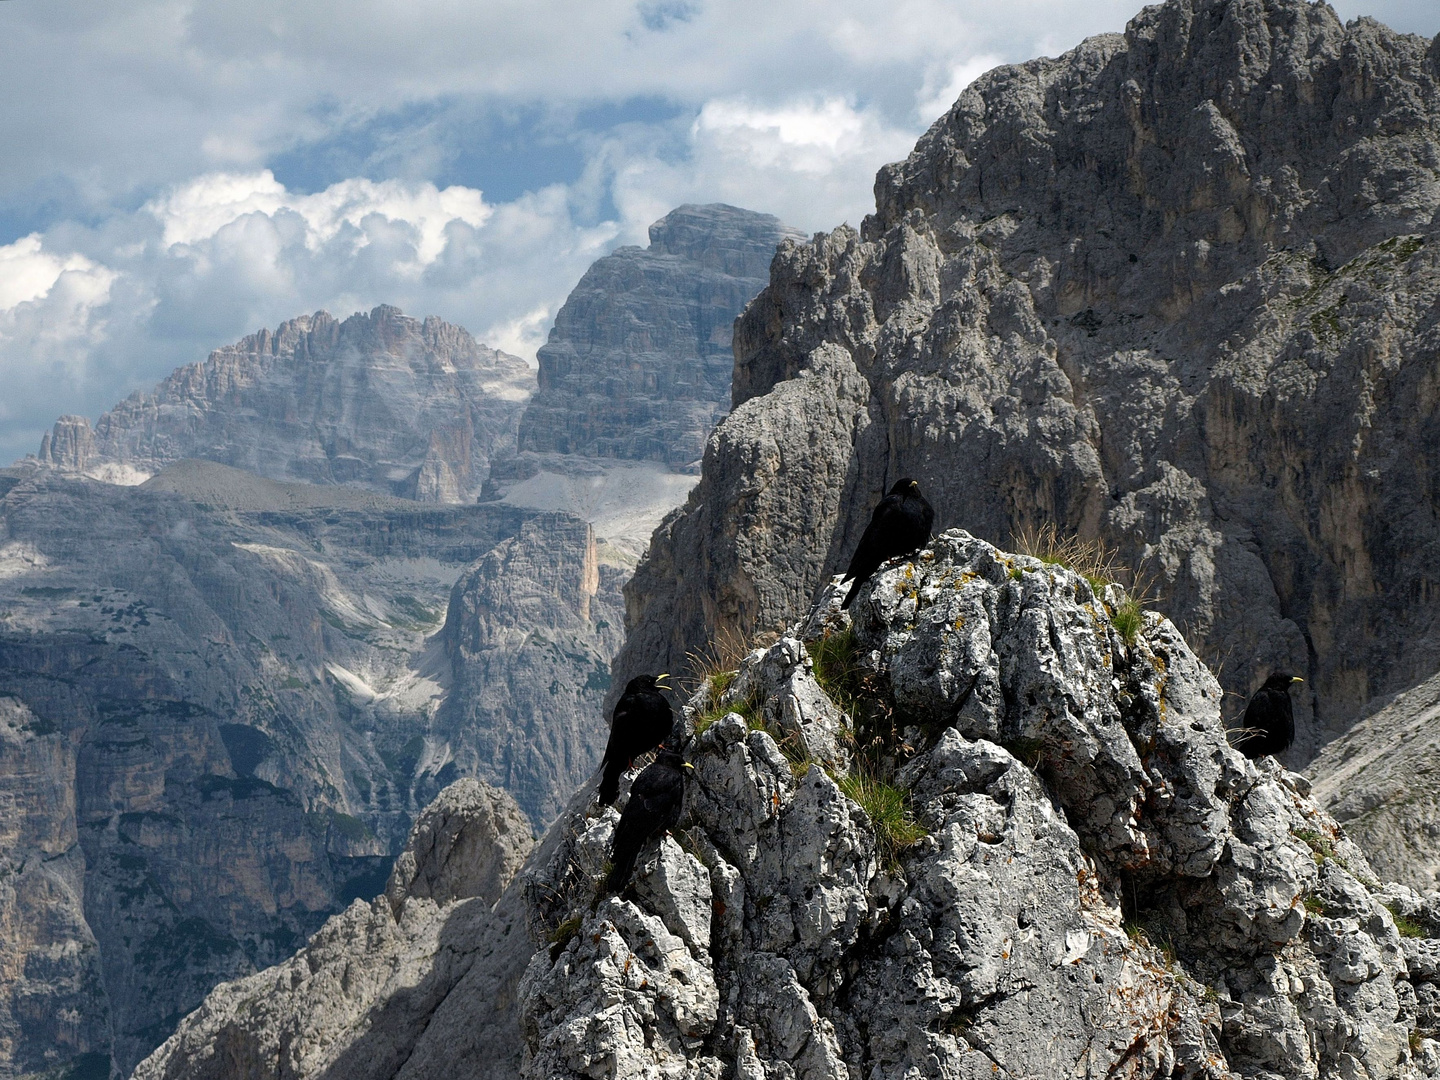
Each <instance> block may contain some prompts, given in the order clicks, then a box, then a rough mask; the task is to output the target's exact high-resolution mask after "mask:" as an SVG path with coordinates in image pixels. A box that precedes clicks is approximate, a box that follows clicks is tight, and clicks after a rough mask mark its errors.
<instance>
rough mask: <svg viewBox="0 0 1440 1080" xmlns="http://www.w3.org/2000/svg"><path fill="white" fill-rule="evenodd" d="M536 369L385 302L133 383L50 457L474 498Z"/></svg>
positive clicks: (97, 468) (44, 455) (51, 439)
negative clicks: (140, 388) (145, 389)
mask: <svg viewBox="0 0 1440 1080" xmlns="http://www.w3.org/2000/svg"><path fill="white" fill-rule="evenodd" d="M534 387H535V376H534V373H533V372H532V371H531V370H530V368H529V366H528V365H527V364H526V363H525V362H524V361H523V360H521V359H520V358H519V357H516V356H510V355H508V354H507V353H503V352H500V351H499V350H498V349H490V348H486V347H485V346H484V345H480V344H478V343H477V342H476V341H475V340H474V338H472V337H471V336H470V335H469V334H468V333H467V332H466V331H465V330H463V329H461V328H460V327H458V326H452V325H451V324H449V323H446V322H444V321H443V320H441V319H437V318H433V317H432V318H427V319H425V320H424V321H421V320H418V319H411V318H407V317H406V316H405V315H403V314H402V313H401V312H400V310H399V309H398V308H394V307H389V306H385V305H382V306H380V307H377V308H375V309H374V310H373V311H371V312H370V313H369V314H368V315H361V314H357V315H352V316H351V317H350V318H348V319H345V320H344V321H339V320H337V319H335V318H333V317H331V316H330V315H329V314H327V313H326V312H323V311H318V312H316V313H315V314H314V315H302V316H301V317H299V318H297V319H290V320H289V321H287V322H284V323H281V324H280V326H278V327H277V328H276V329H275V330H274V331H271V330H268V329H267V330H260V331H259V332H258V333H255V334H251V335H249V336H248V337H245V338H242V339H241V340H240V341H239V342H237V343H236V344H234V345H229V346H226V347H225V348H223V349H217V350H215V352H213V353H211V354H210V357H209V359H207V360H206V361H205V362H204V363H200V364H188V365H186V366H185V367H182V368H179V369H177V370H176V371H175V372H173V373H172V374H171V375H170V376H168V377H167V378H166V379H165V380H163V381H162V382H161V383H160V384H159V385H158V386H156V387H155V389H154V390H152V391H151V392H150V393H148V394H147V393H138V392H137V393H135V394H132V395H131V396H130V397H129V398H127V399H126V400H124V401H122V402H121V403H120V404H119V405H117V406H115V408H113V409H111V410H110V411H109V412H107V413H105V414H104V415H103V416H101V417H100V418H99V420H97V421H96V423H95V425H94V427H93V428H92V427H91V426H90V424H89V422H88V421H87V420H86V419H85V418H84V417H79V416H64V417H61V418H60V419H59V420H58V421H56V423H55V427H54V429H53V430H52V431H51V433H50V434H49V435H47V436H45V438H44V440H43V441H42V442H41V446H40V453H39V460H40V461H41V462H43V463H45V464H49V465H53V466H56V467H58V468H62V469H66V470H69V471H73V472H79V473H82V474H86V475H91V476H94V477H96V478H98V479H102V480H108V481H111V482H120V483H126V482H139V481H141V480H144V479H145V478H146V477H148V476H151V475H154V474H155V473H157V472H159V471H160V470H162V469H164V468H165V467H166V466H168V465H171V464H173V463H175V462H176V461H179V460H182V459H185V458H203V459H206V460H209V461H216V462H219V463H220V464H223V465H231V466H234V467H236V468H241V469H245V470H247V471H249V472H253V473H255V474H257V475H259V476H264V477H268V478H270V479H273V480H303V481H306V482H308V483H319V484H345V485H349V486H353V487H362V488H365V489H367V490H371V491H377V492H381V493H384V494H387V495H395V496H398V497H401V498H407V499H418V500H419V501H421V502H442V503H456V502H467V501H470V500H472V499H474V497H475V495H476V494H477V493H478V492H479V490H480V488H481V486H482V485H483V484H484V481H485V478H486V476H487V474H488V472H489V465H490V458H491V456H492V455H494V454H495V453H497V452H501V451H504V452H509V451H510V450H511V449H512V448H513V446H514V442H515V433H516V428H517V425H518V424H519V420H520V413H521V411H522V410H523V408H524V406H525V403H526V401H527V400H528V399H529V397H530V395H531V394H532V393H533V392H534Z"/></svg>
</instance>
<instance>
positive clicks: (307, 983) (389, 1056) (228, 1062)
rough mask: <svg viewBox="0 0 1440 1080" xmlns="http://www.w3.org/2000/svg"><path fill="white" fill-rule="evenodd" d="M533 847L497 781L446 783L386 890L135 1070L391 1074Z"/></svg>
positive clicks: (240, 984)
mask: <svg viewBox="0 0 1440 1080" xmlns="http://www.w3.org/2000/svg"><path fill="white" fill-rule="evenodd" d="M530 847H531V839H530V834H529V830H528V828H527V827H526V825H525V819H524V817H523V816H522V815H521V813H520V808H519V807H518V806H517V805H516V804H515V801H514V800H513V799H511V798H510V797H509V796H508V795H506V794H505V793H504V792H501V791H497V790H496V789H494V788H491V787H489V786H488V785H485V784H481V783H479V782H477V781H475V780H462V781H459V782H458V783H456V784H454V785H452V786H451V787H449V788H446V789H445V790H444V791H443V792H442V793H441V794H440V796H439V797H438V798H437V799H436V801H435V802H434V803H432V804H431V805H430V806H429V807H427V808H426V809H425V811H424V812H423V813H422V814H421V815H420V817H419V819H418V820H417V821H416V823H415V827H414V829H413V830H412V831H411V835H410V838H409V841H408V843H407V845H406V849H405V851H404V852H403V853H402V854H401V856H400V858H399V860H397V862H396V866H395V872H394V873H393V874H392V876H391V880H390V888H389V890H388V892H387V896H386V897H382V898H379V899H377V900H375V901H373V902H371V903H368V904H367V903H365V902H364V901H361V900H356V901H355V902H354V903H353V904H351V905H350V907H349V908H348V909H346V910H345V911H344V912H342V913H340V914H339V915H335V916H333V917H332V918H331V919H330V920H329V921H327V922H326V924H325V926H324V927H323V928H321V930H320V931H319V932H318V933H316V934H315V936H314V937H312V938H311V939H310V941H309V942H308V943H307V944H306V946H305V947H304V948H303V949H301V950H300V951H299V952H298V953H296V954H295V956H293V957H291V958H290V959H289V960H287V961H285V962H284V963H283V964H280V965H278V966H277V967H274V968H270V969H269V970H266V971H262V972H258V973H256V974H254V975H251V976H249V977H248V978H245V979H241V980H238V981H236V982H232V983H225V984H224V985H221V986H218V987H216V988H215V989H214V990H213V991H212V992H211V993H210V994H209V996H208V997H207V998H206V999H205V1002H204V1004H203V1005H202V1006H201V1007H200V1008H199V1009H197V1010H196V1011H195V1012H194V1013H192V1014H191V1015H190V1016H189V1017H188V1018H187V1019H186V1020H185V1022H184V1023H183V1024H181V1026H180V1028H179V1030H178V1031H176V1032H175V1034H174V1035H172V1036H171V1037H170V1038H169V1039H167V1040H166V1042H165V1043H164V1044H163V1045H162V1046H161V1047H160V1048H159V1049H158V1050H156V1051H155V1053H154V1054H152V1055H151V1056H150V1057H148V1058H147V1059H146V1060H145V1061H143V1062H141V1063H140V1065H139V1066H138V1067H137V1068H136V1070H135V1072H134V1076H135V1078H136V1080H179V1078H182V1077H184V1078H187V1080H202V1078H212V1077H213V1078H215V1080H221V1078H223V1080H279V1078H282V1077H318V1076H333V1077H337V1078H338V1077H350V1078H356V1080H358V1078H362V1077H366V1078H377V1080H378V1078H380V1077H386V1078H388V1077H392V1076H395V1075H396V1074H397V1072H399V1071H400V1070H402V1069H403V1068H404V1066H405V1065H406V1063H407V1060H408V1059H409V1058H411V1057H412V1056H413V1054H414V1052H415V1049H416V1044H417V1043H418V1042H419V1041H420V1040H421V1038H422V1036H423V1035H424V1033H425V1031H426V1026H427V1024H428V1022H429V1021H430V1018H431V1016H432V1014H433V1013H434V1012H435V1010H436V1009H437V1008H438V1007H439V1006H440V1005H441V1004H442V1003H443V1002H444V1001H445V999H446V997H447V996H448V995H449V994H450V993H451V992H452V991H453V990H454V989H455V987H456V985H457V984H458V983H459V982H460V981H461V980H462V979H463V978H464V977H465V976H466V975H467V974H468V973H469V971H470V969H471V967H472V966H473V965H474V964H475V963H476V961H477V958H479V957H481V956H483V955H484V951H483V946H484V944H485V943H487V942H489V943H490V944H491V945H492V946H493V941H492V938H493V936H494V935H495V934H496V932H497V929H498V925H497V924H500V923H503V917H497V915H496V914H494V913H492V910H491V909H492V906H493V904H494V902H495V900H497V899H498V898H499V895H500V893H501V891H502V889H503V888H504V886H505V885H507V884H508V883H509V881H510V879H511V877H513V875H514V872H515V871H516V870H517V869H518V868H519V867H520V865H521V864H522V863H523V861H524V859H525V856H526V855H527V854H528V852H529V849H530ZM448 1075H457V1074H455V1073H453V1072H452V1073H449V1074H448ZM468 1075H471V1076H483V1075H485V1073H484V1071H483V1069H475V1070H473V1071H471V1072H470V1073H469V1074H468ZM502 1075H503V1074H502Z"/></svg>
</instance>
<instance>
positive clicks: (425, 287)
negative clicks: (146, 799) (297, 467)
mask: <svg viewBox="0 0 1440 1080" xmlns="http://www.w3.org/2000/svg"><path fill="white" fill-rule="evenodd" d="M1362 3H1364V4H1365V5H1366V7H1367V10H1368V11H1369V12H1370V13H1372V14H1375V15H1376V16H1377V17H1379V18H1381V19H1382V20H1386V21H1390V22H1392V23H1393V24H1395V25H1397V26H1398V27H1399V28H1402V29H1406V30H1413V31H1420V32H1424V33H1427V34H1432V35H1433V34H1434V33H1435V32H1436V31H1437V30H1440V7H1437V5H1435V4H1434V3H1433V0H1341V2H1339V3H1337V4H1336V7H1337V10H1338V11H1339V12H1340V14H1341V15H1342V16H1343V17H1347V18H1348V17H1353V16H1354V15H1357V14H1360V13H1361V4H1362ZM1140 4H1141V0H1094V2H1093V3H1088V4H1077V3H1074V0H1007V2H1006V3H1005V4H1003V5H1002V4H997V3H995V2H994V0H785V2H784V3H778V4H777V3H775V2H773V0H763V2H762V0H663V2H649V0H647V2H646V3H643V4H641V3H637V2H636V0H486V2H484V3H478V4H476V3H469V4H466V3H459V2H455V0H413V2H409V0H407V2H401V0H345V2H344V3H343V4H341V3H340V2H338V0H313V2H307V3H304V4H296V3H293V0H245V2H243V3H242V2H241V0H206V2H205V3H203V4H202V3H200V2H199V0H113V2H109V3H105V4H74V3H70V4H65V3H44V2H41V0H34V2H30V3H25V2H16V3H4V4H0V94H3V95H4V98H5V100H6V102H7V105H8V107H7V108H6V109H5V110H3V111H0V145H4V146H5V147H6V151H7V152H6V154H5V155H3V156H0V383H3V385H4V387H5V390H6V393H5V395H4V396H3V399H0V460H4V459H6V455H7V454H9V455H12V456H13V454H15V453H19V452H23V451H24V450H29V449H33V448H34V447H35V446H36V445H37V444H38V440H39V432H40V430H41V429H42V428H45V427H48V426H49V422H50V420H51V419H53V417H54V416H56V415H58V414H60V413H65V412H81V413H86V414H88V415H91V416H93V415H95V414H96V413H98V412H100V411H101V410H103V409H104V408H106V407H108V406H109V405H111V404H113V403H114V401H115V400H117V399H118V398H120V397H123V396H124V395H125V394H126V393H128V392H129V391H131V390H133V389H136V388H138V387H145V386H148V385H150V384H152V383H153V382H155V381H156V380H157V379H158V378H160V377H162V376H163V375H164V374H166V373H167V372H168V371H169V370H170V369H171V368H172V367H174V366H176V365H177V364H180V363H184V362H189V361H194V360H198V359H201V358H202V357H203V356H204V355H205V354H206V352H208V351H209V350H210V349H212V348H214V347H216V346H218V345H221V344H224V343H226V342H229V341H233V340H235V339H236V338H238V337H239V336H240V335H242V334H244V333H247V332H249V331H252V330H254V329H256V328H258V327H260V326H267V325H268V326H273V325H274V324H275V323H277V322H279V321H280V320H282V319H285V318H288V317H290V316H293V315H296V314H299V313H301V312H304V311H308V310H314V309H316V308H320V307H324V308H327V309H329V310H330V311H331V312H332V313H334V314H336V315H338V316H344V315H347V314H349V313H350V312H352V311H355V310H361V309H365V308H368V307H371V306H373V305H374V304H376V303H381V302H385V303H393V304H397V305H399V306H400V307H402V308H404V309H405V310H407V311H410V312H412V313H414V314H417V315H424V314H436V315H439V316H441V317H443V318H447V319H450V320H451V321H453V322H458V323H460V324H461V325H464V326H466V327H467V328H469V329H471V330H472V331H473V332H475V333H476V335H477V336H478V337H480V338H481V339H482V340H488V341H489V342H490V343H491V344H494V345H497V346H499V347H502V348H507V349H509V350H510V351H513V352H517V353H519V354H521V355H525V356H527V357H530V356H533V353H534V349H535V348H536V347H537V346H538V345H539V344H540V343H541V342H542V341H543V339H544V337H545V334H546V332H547V331H548V329H549V323H550V320H551V319H552V318H553V315H554V312H555V310H556V309H557V308H558V307H559V305H560V303H561V302H562V301H563V299H564V297H565V295H566V293H567V292H568V291H569V289H570V288H571V287H572V286H573V285H574V283H575V281H576V280H577V279H578V278H579V276H580V275H581V273H583V271H584V270H585V268H586V267H587V266H588V265H589V263H590V262H591V261H593V260H594V259H595V258H596V257H598V256H599V255H601V254H604V253H605V251H607V250H608V249H609V248H610V247H612V246H614V245H615V244H616V243H619V242H626V243H644V242H645V228H646V226H647V225H648V224H649V223H650V222H651V221H653V220H655V219H656V218H658V217H660V216H661V215H663V214H664V213H666V212H667V211H668V210H670V209H671V208H672V207H674V206H675V205H677V204H678V203H681V202H710V201H724V202H730V203H734V204H737V205H740V206H748V207H751V208H754V209H757V210H765V211H769V212H771V213H775V214H777V215H779V216H780V217H781V218H782V219H783V220H785V221H787V222H789V223H790V224H793V225H796V226H799V227H801V228H803V229H805V230H807V231H814V230H818V229H825V228H829V227H832V226H834V225H835V224H838V223H839V222H840V221H842V220H848V221H850V222H851V223H852V224H858V223H859V221H860V219H861V218H862V217H863V216H864V215H865V214H866V213H867V212H868V211H869V210H871V209H872V208H873V203H872V195H871V188H872V184H873V180H874V175H875V171H876V169H877V168H879V167H880V166H881V165H882V164H884V163H885V162H887V161H892V160H896V159H898V158H902V157H904V156H905V155H906V154H907V153H908V152H909V150H910V148H911V146H912V145H913V142H914V140H915V138H916V137H917V136H918V135H919V134H920V132H921V131H922V130H923V129H924V128H925V127H926V126H927V125H928V124H929V123H931V122H932V121H933V120H934V119H935V118H936V117H937V116H939V115H940V114H941V113H943V112H944V111H945V110H946V109H948V108H949V107H950V105H951V104H952V103H953V101H954V100H955V98H956V97H957V96H958V95H959V93H960V92H961V90H962V89H963V88H964V87H965V85H967V84H968V83H969V82H970V81H971V80H972V79H973V78H975V77H976V76H977V75H979V74H980V73H982V72H983V71H985V70H987V69H989V68H990V67H992V66H994V65H995V64H997V63H1000V62H1018V61H1022V60H1025V59H1027V58H1029V57H1031V56H1033V55H1037V54H1038V53H1042V52H1046V53H1054V52H1058V51H1060V50H1062V49H1065V48H1068V47H1070V46H1071V45H1073V44H1075V43H1077V42H1078V41H1079V40H1080V39H1081V38H1082V37H1084V36H1086V35H1088V34H1092V33H1097V32H1101V31H1113V30H1120V29H1122V28H1123V26H1124V24H1125V22H1126V21H1127V20H1128V19H1129V18H1130V17H1132V16H1133V15H1134V14H1135V12H1136V11H1137V10H1138V9H1139V7H1140ZM607 115H608V116H610V117H611V119H606V118H605V117H606V116H607ZM477 116H478V117H482V118H484V117H501V118H502V119H503V120H504V121H505V123H510V122H511V121H510V119H509V118H512V117H515V116H519V117H522V118H523V117H532V119H530V120H524V119H522V120H521V121H516V122H515V124H516V125H518V126H512V127H509V128H506V129H505V130H506V132H507V134H506V135H505V137H504V139H500V140H499V141H496V142H494V143H490V142H486V141H485V140H486V139H487V138H489V136H488V134H487V132H488V131H489V129H488V128H487V127H486V125H485V123H484V122H478V121H475V119H474V118H475V117H477ZM597 117H598V118H597ZM467 118H468V119H467ZM467 123H468V124H469V125H470V126H469V127H467V126H465V125H466V124H467ZM525 124H531V125H533V130H529V131H528V132H527V130H526V129H525V126H524V125H525ZM500 126H501V127H504V124H501V125H500ZM536 134H543V135H544V138H545V139H549V140H551V141H552V142H554V143H558V144H559V145H560V146H561V147H562V149H565V150H566V151H568V152H570V159H576V160H574V161H572V162H571V163H570V164H567V165H565V166H564V167H563V168H561V167H559V166H556V167H555V168H554V169H552V170H551V171H550V172H548V173H546V172H544V169H545V168H546V166H545V165H544V164H543V159H544V157H545V155H544V154H543V153H538V152H536V151H535V146H537V145H540V144H541V143H543V142H544V139H540V138H536V139H534V140H529V141H527V139H528V136H529V135H536ZM287 155H290V157H289V158H288V159H287ZM306 155H309V156H308V157H307V156H306ZM559 156H560V157H565V155H564V154H561V155H559ZM287 160H288V161H289V164H288V165H287ZM297 160H299V161H302V162H309V163H310V164H305V165H303V166H297V165H295V164H294V162H295V161H297ZM567 160H569V159H567ZM536 161H540V162H541V164H535V162H536ZM527 170H534V171H535V175H534V176H533V177H532V176H530V175H529V172H527ZM566 170H568V171H566ZM542 173H543V175H542ZM561 173H563V175H561ZM577 173H578V175H576V174H577ZM497 175H498V176H502V177H504V178H505V185H506V186H505V188H504V190H505V194H504V196H503V197H495V196H494V194H493V192H492V193H491V194H490V196H489V197H487V196H486V195H485V194H482V189H484V188H486V187H488V186H493V185H491V184H490V183H489V181H488V180H487V179H486V177H493V176H497ZM287 185H288V186H287ZM6 229H8V231H3V230H6ZM7 241H8V243H6V242H7Z"/></svg>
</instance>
